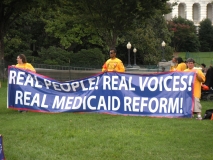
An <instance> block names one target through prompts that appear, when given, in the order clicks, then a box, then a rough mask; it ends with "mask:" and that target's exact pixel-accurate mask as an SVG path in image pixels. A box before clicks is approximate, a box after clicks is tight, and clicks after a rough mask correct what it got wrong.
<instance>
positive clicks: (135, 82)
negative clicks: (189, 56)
mask: <svg viewBox="0 0 213 160" xmlns="http://www.w3.org/2000/svg"><path fill="white" fill-rule="evenodd" d="M194 75H195V74H194V73H193V72H167V73H158V74H141V75H140V74H127V73H118V72H106V73H100V74H97V75H94V76H91V77H87V78H84V79H80V80H75V81H69V82H59V81H56V80H54V79H51V78H48V77H45V76H43V75H39V74H36V73H32V72H28V71H24V70H22V69H18V68H14V67H9V79H8V108H13V109H17V110H29V111H33V112H52V113H56V112H100V113H109V114H122V115H137V116H155V117H156V116H157V117H191V114H192V109H193V105H194V103H193V96H192V95H193V94H192V93H193V79H194Z"/></svg>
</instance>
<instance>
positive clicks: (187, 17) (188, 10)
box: [186, 2, 193, 21]
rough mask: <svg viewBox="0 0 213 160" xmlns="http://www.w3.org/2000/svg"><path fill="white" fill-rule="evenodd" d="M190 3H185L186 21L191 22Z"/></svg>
mask: <svg viewBox="0 0 213 160" xmlns="http://www.w3.org/2000/svg"><path fill="white" fill-rule="evenodd" d="M192 5H193V4H192V3H190V2H189V3H186V19H188V20H191V21H193V16H192V14H193V13H192Z"/></svg>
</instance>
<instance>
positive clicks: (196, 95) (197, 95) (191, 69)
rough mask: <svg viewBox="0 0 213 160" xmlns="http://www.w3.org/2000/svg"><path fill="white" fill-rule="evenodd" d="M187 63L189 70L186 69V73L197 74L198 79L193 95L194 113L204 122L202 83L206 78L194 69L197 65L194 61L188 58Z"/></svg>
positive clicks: (198, 70) (195, 82) (196, 78)
mask: <svg viewBox="0 0 213 160" xmlns="http://www.w3.org/2000/svg"><path fill="white" fill-rule="evenodd" d="M186 62H187V66H188V69H185V70H184V72H195V73H196V77H195V80H194V93H193V96H194V111H193V113H196V114H197V119H198V120H202V117H201V109H202V106H201V104H200V97H201V83H203V82H205V80H206V77H205V75H204V74H203V72H202V71H201V70H200V69H194V64H195V61H194V59H192V58H188V59H187V61H186Z"/></svg>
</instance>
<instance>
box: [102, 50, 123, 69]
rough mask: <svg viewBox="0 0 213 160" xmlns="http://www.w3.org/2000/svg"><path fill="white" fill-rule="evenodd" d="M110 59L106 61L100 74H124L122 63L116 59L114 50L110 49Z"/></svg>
mask: <svg viewBox="0 0 213 160" xmlns="http://www.w3.org/2000/svg"><path fill="white" fill-rule="evenodd" d="M109 53H110V59H108V60H107V61H106V62H105V63H104V65H103V66H102V72H108V71H116V72H125V68H124V65H123V62H122V61H121V60H120V59H118V58H116V53H117V51H116V49H115V48H112V49H110V52H109Z"/></svg>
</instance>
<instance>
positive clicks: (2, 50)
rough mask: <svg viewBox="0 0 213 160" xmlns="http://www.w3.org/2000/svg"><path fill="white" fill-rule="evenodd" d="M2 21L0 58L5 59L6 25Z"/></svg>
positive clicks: (0, 28) (0, 26) (0, 25)
mask: <svg viewBox="0 0 213 160" xmlns="http://www.w3.org/2000/svg"><path fill="white" fill-rule="evenodd" d="M3 25H4V24H3V23H2V22H1V21H0V60H2V59H4V29H3V28H4V27H3Z"/></svg>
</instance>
